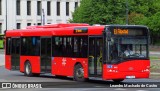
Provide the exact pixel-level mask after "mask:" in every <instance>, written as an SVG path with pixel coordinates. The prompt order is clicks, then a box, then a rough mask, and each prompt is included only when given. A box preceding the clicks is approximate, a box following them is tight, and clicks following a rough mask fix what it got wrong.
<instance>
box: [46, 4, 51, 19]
mask: <svg viewBox="0 0 160 91" xmlns="http://www.w3.org/2000/svg"><path fill="white" fill-rule="evenodd" d="M47 15H48V16H50V15H51V2H50V1H47Z"/></svg>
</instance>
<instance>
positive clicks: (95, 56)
mask: <svg viewBox="0 0 160 91" xmlns="http://www.w3.org/2000/svg"><path fill="white" fill-rule="evenodd" d="M5 39H6V46H5V68H6V69H8V70H17V71H20V72H22V73H24V75H26V76H39V75H40V74H46V73H51V74H52V75H53V76H65V77H73V79H74V80H76V81H86V80H87V79H93V78H95V79H96V78H98V79H102V80H113V81H115V82H121V81H123V80H124V79H141V78H149V75H150V60H149V30H148V28H147V27H146V26H142V25H103V26H102V25H100V26H91V25H88V24H74V23H73V24H72V23H70V24H50V25H43V26H32V27H31V26H30V27H27V28H26V29H18V30H8V31H6V38H5ZM126 50H130V52H129V53H128V54H126Z"/></svg>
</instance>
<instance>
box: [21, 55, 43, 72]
mask: <svg viewBox="0 0 160 91" xmlns="http://www.w3.org/2000/svg"><path fill="white" fill-rule="evenodd" d="M27 60H28V61H29V62H30V63H31V66H32V72H33V73H40V57H39V56H20V72H24V64H25V62H26V61H27Z"/></svg>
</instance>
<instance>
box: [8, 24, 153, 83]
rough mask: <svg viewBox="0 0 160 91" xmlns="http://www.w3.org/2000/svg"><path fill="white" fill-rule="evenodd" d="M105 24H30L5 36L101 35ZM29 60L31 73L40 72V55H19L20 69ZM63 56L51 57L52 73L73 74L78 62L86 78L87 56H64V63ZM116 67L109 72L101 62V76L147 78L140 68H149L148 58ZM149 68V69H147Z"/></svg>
mask: <svg viewBox="0 0 160 91" xmlns="http://www.w3.org/2000/svg"><path fill="white" fill-rule="evenodd" d="M78 27H80V28H82V27H85V28H88V33H78V34H74V28H78ZM104 27H105V26H89V25H88V24H52V25H45V26H31V27H27V28H26V29H20V30H8V31H6V37H19V36H67V35H68V36H70V35H74V36H79V35H100V36H101V35H102V31H104ZM5 59H6V60H5V67H6V69H9V70H11V56H10V55H5ZM26 60H29V61H30V63H31V65H32V72H33V73H40V72H41V71H40V57H39V56H20V71H21V72H24V63H25V61H26ZM62 60H64V58H63V57H53V58H52V60H51V61H52V63H51V66H52V69H51V70H52V71H51V73H52V74H53V75H64V76H73V71H74V65H75V64H76V63H77V62H79V63H81V64H82V66H83V68H84V77H85V78H88V77H89V76H88V58H67V57H66V58H65V60H66V64H65V65H63V64H62V63H63V62H62ZM113 66H114V67H115V66H117V69H116V68H111V70H117V71H118V72H109V70H110V68H107V64H103V70H102V71H103V74H102V78H103V79H104V80H108V79H120V78H121V79H125V77H126V76H132V75H134V76H136V78H148V77H149V73H150V72H149V71H147V72H142V70H145V69H149V67H150V62H149V60H133V61H127V62H122V63H120V64H117V65H113ZM129 67H133V68H134V69H133V70H129V69H128V68H129ZM149 70H150V69H149Z"/></svg>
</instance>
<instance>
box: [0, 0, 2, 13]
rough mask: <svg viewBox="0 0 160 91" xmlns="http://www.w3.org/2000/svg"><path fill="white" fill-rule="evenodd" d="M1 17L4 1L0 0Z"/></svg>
mask: <svg viewBox="0 0 160 91" xmlns="http://www.w3.org/2000/svg"><path fill="white" fill-rule="evenodd" d="M0 15H2V0H0Z"/></svg>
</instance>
